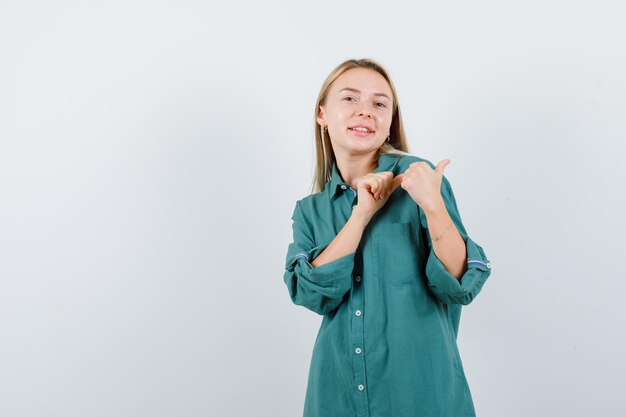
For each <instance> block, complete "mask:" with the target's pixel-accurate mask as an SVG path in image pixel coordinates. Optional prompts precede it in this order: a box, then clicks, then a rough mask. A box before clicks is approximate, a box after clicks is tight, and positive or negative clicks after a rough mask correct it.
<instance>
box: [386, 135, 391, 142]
mask: <svg viewBox="0 0 626 417" xmlns="http://www.w3.org/2000/svg"><path fill="white" fill-rule="evenodd" d="M389 136H391V134H389V135H387V139H385V142H389Z"/></svg>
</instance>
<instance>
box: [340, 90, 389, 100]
mask: <svg viewBox="0 0 626 417" xmlns="http://www.w3.org/2000/svg"><path fill="white" fill-rule="evenodd" d="M342 91H352V92H355V93H361V92H360V91H359V90H357V89H356V88H351V87H345V88H342V89H341V90H339V91H337V94H339V93H341V92H342ZM374 95H375V96H381V97H386V98H387V100H389V101H391V99H390V98H389V96H388V95H387V94H385V93H374Z"/></svg>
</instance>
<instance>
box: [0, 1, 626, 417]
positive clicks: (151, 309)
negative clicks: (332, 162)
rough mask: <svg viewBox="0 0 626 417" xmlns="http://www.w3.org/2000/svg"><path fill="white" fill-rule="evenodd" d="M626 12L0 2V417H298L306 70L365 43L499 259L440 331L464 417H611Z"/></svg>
mask: <svg viewBox="0 0 626 417" xmlns="http://www.w3.org/2000/svg"><path fill="white" fill-rule="evenodd" d="M624 12H626V6H623V3H620V2H617V1H615V2H607V1H604V2H603V1H584V2H581V1H564V0H562V1H556V0H542V1H523V2H522V1H519V2H502V1H494V0H485V1H413V2H408V1H404V2H401V1H396V2H373V1H358V2H331V1H317V2H309V3H306V4H305V3H301V2H287V1H278V0H267V1H264V2H254V1H247V2H229V3H226V2H205V1H196V2H190V1H159V2H149V1H109V2H95V1H92V2H88V1H55V2H44V1H2V2H1V3H0V415H2V416H7V417H8V416H11V417H39V416H41V417H44V416H57V417H60V416H64V417H84V416H90V417H101V416H107V417H108V416H111V417H113V416H115V417H141V416H146V417H148V416H149V417H160V416H163V417H165V416H168V417H169V416H177V417H187V416H189V417H192V416H211V417H221V416H273V417H294V416H299V415H301V413H302V406H303V401H304V392H305V388H306V379H307V372H308V367H309V360H310V355H311V352H312V347H313V342H314V340H315V337H316V332H317V329H318V327H319V324H320V322H321V316H318V315H316V314H315V313H312V312H311V311H308V310H306V309H304V308H302V307H299V306H295V305H293V304H292V303H291V300H290V299H289V296H288V292H287V288H286V286H285V284H284V283H283V281H282V278H283V272H284V266H285V265H284V264H285V255H286V250H287V245H288V244H289V242H290V241H291V219H290V217H291V214H292V212H293V208H294V205H295V201H296V200H297V199H300V198H302V197H304V196H306V195H307V194H308V192H309V186H310V184H311V179H312V174H313V157H314V153H313V151H314V148H313V128H314V126H313V114H314V108H313V107H314V104H315V99H316V97H317V94H318V91H319V88H320V86H321V83H322V81H323V80H324V78H325V77H326V75H327V74H328V73H329V72H330V71H331V70H332V69H333V68H334V67H335V66H336V65H337V64H339V63H340V62H341V61H343V60H345V59H348V58H362V57H369V58H373V59H376V60H378V61H380V62H381V63H382V64H383V65H384V66H385V67H386V68H387V69H388V70H389V72H390V73H391V76H392V79H393V81H394V83H395V85H396V87H397V90H398V94H399V102H400V105H401V108H402V111H403V116H404V121H405V123H406V129H407V133H408V136H409V140H410V148H411V149H410V150H411V153H413V154H414V155H418V156H421V157H423V158H426V159H428V160H430V161H432V162H434V163H437V162H438V161H440V160H441V159H444V158H450V159H451V160H452V163H451V164H450V165H449V166H448V167H447V168H446V176H447V177H448V179H449V180H450V182H451V184H452V187H453V189H454V192H455V195H456V198H457V202H458V206H459V210H460V213H461V216H462V219H463V222H464V224H465V226H466V228H467V230H468V233H469V234H470V235H471V236H472V238H473V239H474V240H476V241H477V242H479V244H480V245H481V246H483V248H484V249H485V251H486V253H487V256H488V257H489V258H490V260H491V264H492V268H493V272H492V275H491V276H490V278H489V280H488V281H487V283H486V284H485V286H484V287H483V290H482V292H481V293H480V294H479V296H478V297H477V298H476V299H475V300H474V301H473V302H472V304H470V305H469V306H467V307H465V308H464V309H463V314H462V317H461V327H460V333H459V337H458V344H459V349H460V352H461V357H462V360H463V364H464V368H465V371H466V375H467V377H468V381H469V384H470V388H471V391H472V394H473V398H474V402H475V406H476V410H477V413H478V415H479V416H481V417H500V416H508V417H528V416H568V417H577V416H580V417H588V416H592V415H598V416H599V415H601V416H606V417H609V416H618V415H621V413H623V410H624V408H625V407H626V396H624V395H623V393H622V391H623V388H624V383H623V375H624V372H625V371H626V365H625V359H624V355H623V346H624V344H625V343H626V335H625V332H624V330H623V329H624V325H623V321H624V320H623V317H625V316H626V309H625V307H624V304H623V303H622V298H621V297H622V295H623V293H624V290H626V284H625V283H624V281H625V280H624V277H625V275H626V266H625V265H626V264H625V261H624V259H625V256H624V246H625V245H624V243H623V241H624V240H623V233H624V230H626V228H625V226H626V225H625V221H624V216H623V215H622V213H623V211H624V209H623V204H624V202H625V201H626V198H625V197H626V195H625V194H626V193H625V191H624V183H625V181H624V180H625V179H626V175H625V169H624V164H623V158H624V153H625V151H626V145H625V139H626V117H625V116H626V80H625V77H624V74H626V55H625V54H624V52H623V50H624V45H623V43H624V39H626V29H625V26H624V25H623V16H624V14H625V13H624ZM390 417H392V416H390Z"/></svg>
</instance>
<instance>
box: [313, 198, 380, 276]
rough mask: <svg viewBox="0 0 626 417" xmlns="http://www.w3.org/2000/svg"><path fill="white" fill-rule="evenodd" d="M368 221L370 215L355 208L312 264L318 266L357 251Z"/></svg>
mask: <svg viewBox="0 0 626 417" xmlns="http://www.w3.org/2000/svg"><path fill="white" fill-rule="evenodd" d="M368 222H369V217H368V216H367V215H366V214H363V213H362V212H360V211H358V209H353V210H352V214H351V215H350V218H349V219H348V221H347V222H346V224H345V225H344V226H343V228H342V229H341V230H340V231H339V233H337V236H335V238H334V239H333V241H332V242H330V244H329V245H328V246H327V247H326V249H324V251H323V252H322V253H320V254H319V255H318V256H317V258H315V259H314V260H313V261H311V265H313V267H317V266H320V265H323V264H325V263H328V262H332V261H334V260H336V259H339V258H341V257H342V256H345V255H348V254H350V253H352V252H355V251H356V249H357V247H358V246H359V242H360V241H361V237H362V236H363V230H364V229H365V227H366V226H367V223H368Z"/></svg>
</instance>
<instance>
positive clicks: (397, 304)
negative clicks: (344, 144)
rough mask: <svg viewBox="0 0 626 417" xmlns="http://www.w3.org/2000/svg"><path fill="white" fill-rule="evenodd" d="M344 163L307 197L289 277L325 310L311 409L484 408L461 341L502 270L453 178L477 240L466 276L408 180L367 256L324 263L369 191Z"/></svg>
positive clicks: (450, 416)
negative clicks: (467, 308) (480, 239)
mask: <svg viewBox="0 0 626 417" xmlns="http://www.w3.org/2000/svg"><path fill="white" fill-rule="evenodd" d="M416 161H425V162H426V163H428V164H429V165H430V166H431V168H434V165H433V164H432V163H431V162H430V161H427V160H424V159H422V158H419V157H417V156H413V155H398V154H391V153H381V154H380V155H379V160H378V167H377V168H376V169H375V170H374V172H381V171H392V172H393V173H394V176H395V175H398V174H401V173H403V172H404V171H405V170H406V169H407V168H408V166H409V165H410V164H411V163H412V162H416ZM356 194H357V193H356V191H355V190H353V189H352V188H351V187H350V185H349V184H347V183H345V182H344V181H343V179H342V178H341V176H340V174H339V172H338V170H337V167H336V165H335V164H333V170H332V179H331V180H330V181H329V182H327V183H326V186H325V188H324V190H323V191H321V192H319V193H315V194H312V195H309V196H306V197H304V198H303V199H301V200H298V201H297V202H296V206H295V209H294V212H293V216H292V220H293V242H292V243H290V244H289V248H288V250H287V258H286V264H285V274H284V282H285V284H286V285H287V288H288V291H289V295H290V297H291V300H292V301H293V302H294V303H295V304H297V305H300V306H304V307H306V308H307V309H309V310H311V311H314V312H316V313H318V314H320V315H323V319H322V323H321V326H320V328H319V332H318V335H317V338H316V340H315V345H314V347H313V353H312V358H311V364H310V369H309V376H308V385H307V391H306V397H305V400H304V417H435V416H437V417H466V416H467V417H469V416H475V411H474V404H473V401H472V397H471V393H470V389H469V386H468V383H467V380H466V377H465V373H464V371H463V366H462V363H461V358H460V356H459V351H458V348H457V343H456V335H457V331H458V326H459V320H460V315H461V306H462V305H467V304H469V303H470V302H472V300H473V299H474V298H475V297H476V295H478V293H479V292H480V290H481V288H482V286H483V284H484V283H485V280H486V279H487V277H488V276H489V275H490V273H491V266H490V263H489V261H488V259H487V258H486V256H485V252H484V251H483V249H482V248H481V247H480V246H479V245H478V244H476V243H475V242H474V241H472V240H471V239H470V238H469V237H468V235H467V233H466V231H465V228H464V227H463V224H462V223H461V217H460V216H459V212H458V209H457V205H456V201H455V199H454V195H453V193H452V188H451V187H450V183H449V181H448V179H447V178H446V177H445V176H444V177H443V180H442V184H441V194H442V196H443V199H444V202H445V204H446V207H447V209H448V213H449V214H450V217H451V218H452V220H453V221H454V224H455V225H456V228H457V230H458V231H459V233H460V234H461V236H462V237H463V239H464V241H465V243H466V247H467V267H468V269H467V272H465V274H464V275H463V276H462V278H461V280H458V279H457V278H455V277H454V276H453V275H451V274H450V273H448V271H447V270H446V269H445V267H444V266H443V264H442V263H441V261H440V260H439V259H438V258H437V257H436V255H435V253H434V251H433V250H432V249H431V241H430V236H429V233H428V226H427V222H426V215H425V214H424V212H423V210H422V209H421V207H419V206H418V205H417V204H415V202H414V201H413V199H412V198H411V197H410V195H409V194H408V193H407V192H406V191H405V190H404V189H402V188H401V187H398V188H397V189H396V190H395V191H394V193H393V194H391V196H390V197H389V200H388V201H387V203H386V204H385V205H384V206H383V207H382V208H381V209H380V210H379V211H378V212H376V214H375V215H374V217H372V219H371V221H370V222H369V224H368V225H367V227H366V228H365V230H364V232H363V236H362V237H361V241H360V243H359V246H358V248H357V249H356V251H355V252H353V253H350V254H348V255H345V256H343V257H341V258H338V259H336V260H334V261H331V262H328V263H326V264H323V265H320V266H318V267H313V266H312V265H311V263H310V262H311V261H312V260H313V259H315V258H316V257H317V256H318V255H319V254H320V253H321V252H322V251H323V250H324V249H325V248H326V247H327V246H328V244H329V243H330V242H331V241H332V240H333V239H334V238H335V236H336V235H337V234H338V233H339V231H340V230H341V229H342V228H343V226H344V225H345V223H346V222H347V220H348V218H349V216H350V213H351V211H352V207H353V206H354V205H355V204H356V200H357V195H356Z"/></svg>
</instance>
